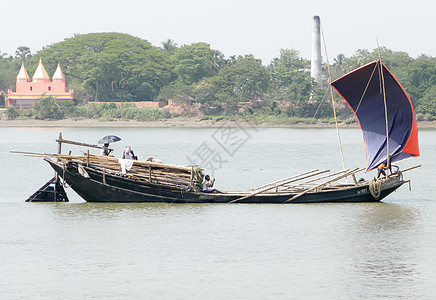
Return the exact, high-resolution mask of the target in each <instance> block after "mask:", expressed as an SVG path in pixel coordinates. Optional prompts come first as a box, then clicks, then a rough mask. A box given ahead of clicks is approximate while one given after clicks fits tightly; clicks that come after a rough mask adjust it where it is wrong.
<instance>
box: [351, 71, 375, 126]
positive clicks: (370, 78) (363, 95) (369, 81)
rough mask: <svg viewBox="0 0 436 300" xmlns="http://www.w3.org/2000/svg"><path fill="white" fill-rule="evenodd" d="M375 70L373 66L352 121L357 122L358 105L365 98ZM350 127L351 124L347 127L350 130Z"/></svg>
mask: <svg viewBox="0 0 436 300" xmlns="http://www.w3.org/2000/svg"><path fill="white" fill-rule="evenodd" d="M375 70H377V65H375V66H374V69H373V70H372V73H371V76H370V77H369V80H368V83H367V84H366V86H365V89H364V90H363V93H362V96H361V97H360V100H359V104H357V107H356V110H355V115H354V117H353V119H352V120H354V119H356V120H357V117H356V115H357V111H358V110H359V108H360V104H362V101H363V98H364V97H365V94H366V91H367V90H368V87H369V84H370V83H371V80H372V77H373V76H374V73H375ZM350 127H351V122H350V124H349V125H348V128H350Z"/></svg>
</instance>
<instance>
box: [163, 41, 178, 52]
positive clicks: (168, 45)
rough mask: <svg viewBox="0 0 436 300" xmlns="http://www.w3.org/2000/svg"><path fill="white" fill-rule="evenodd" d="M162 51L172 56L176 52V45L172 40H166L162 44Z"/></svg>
mask: <svg viewBox="0 0 436 300" xmlns="http://www.w3.org/2000/svg"><path fill="white" fill-rule="evenodd" d="M162 50H163V51H165V52H167V53H168V54H170V55H172V54H174V53H176V51H177V43H176V42H174V41H173V40H172V39H167V40H166V41H165V42H162Z"/></svg>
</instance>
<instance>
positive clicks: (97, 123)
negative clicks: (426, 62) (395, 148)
mask: <svg viewBox="0 0 436 300" xmlns="http://www.w3.org/2000/svg"><path fill="white" fill-rule="evenodd" d="M224 124H225V125H226V126H234V127H238V126H241V127H269V128H332V127H335V124H334V123H326V122H316V123H308V122H286V121H283V120H282V121H280V120H277V121H262V122H258V123H252V122H248V121H246V120H238V119H227V118H218V119H212V118H182V117H179V118H171V119H164V120H159V121H151V122H140V121H135V120H119V121H118V120H117V121H102V120H96V119H81V120H72V119H63V120H49V121H47V120H35V119H15V120H0V127H132V128H133V127H150V128H159V127H186V128H213V127H221V126H223V125H224ZM339 127H341V128H358V127H359V125H358V124H357V123H352V124H346V123H339ZM418 128H436V121H432V122H427V121H422V122H418Z"/></svg>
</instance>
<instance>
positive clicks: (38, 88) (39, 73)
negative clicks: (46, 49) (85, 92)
mask: <svg viewBox="0 0 436 300" xmlns="http://www.w3.org/2000/svg"><path fill="white" fill-rule="evenodd" d="M44 96H53V97H56V98H57V99H61V100H71V101H72V100H73V99H74V92H73V90H70V91H69V92H66V91H65V75H64V73H63V72H62V70H61V66H60V65H59V64H58V67H57V68H56V71H55V72H54V74H53V77H52V81H50V77H49V76H48V74H47V71H46V70H45V68H44V65H43V64H42V60H41V59H40V60H39V65H38V67H37V68H36V70H35V73H34V74H33V76H32V81H30V78H29V75H28V74H27V71H26V68H25V67H24V64H22V65H21V69H20V71H19V72H18V75H17V83H16V92H13V91H12V90H11V89H9V90H8V95H7V98H6V106H15V107H19V108H27V107H32V106H33V105H34V104H35V102H36V101H38V99H39V98H41V97H44Z"/></svg>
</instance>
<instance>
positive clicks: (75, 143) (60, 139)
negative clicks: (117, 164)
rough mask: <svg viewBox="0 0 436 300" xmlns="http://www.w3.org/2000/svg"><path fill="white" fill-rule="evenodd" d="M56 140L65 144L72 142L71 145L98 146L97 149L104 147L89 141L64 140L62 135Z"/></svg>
mask: <svg viewBox="0 0 436 300" xmlns="http://www.w3.org/2000/svg"><path fill="white" fill-rule="evenodd" d="M56 142H58V143H65V144H71V145H76V146H83V147H90V148H97V149H101V148H102V147H101V146H98V145H92V144H87V143H82V142H75V141H70V140H64V139H62V135H60V136H59V139H57V140H56ZM111 150H112V149H111Z"/></svg>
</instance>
